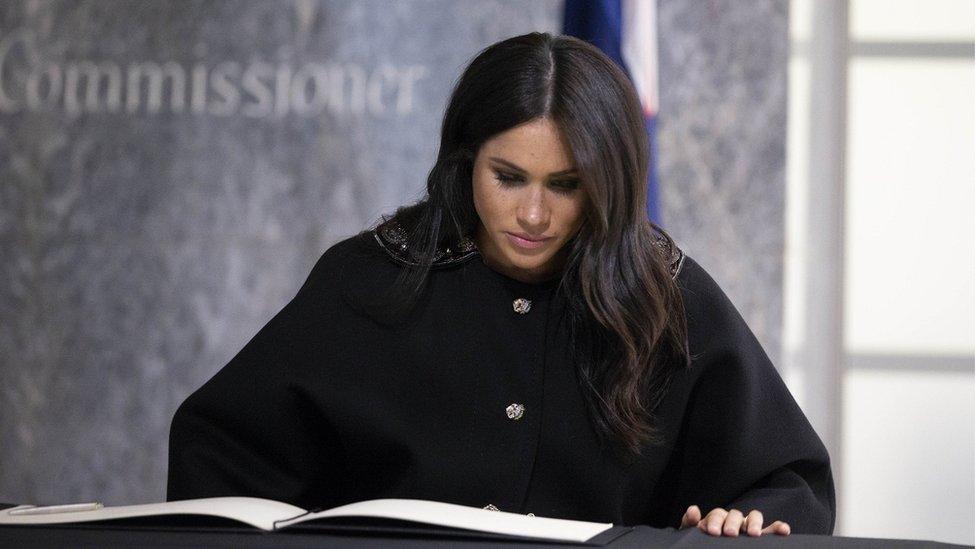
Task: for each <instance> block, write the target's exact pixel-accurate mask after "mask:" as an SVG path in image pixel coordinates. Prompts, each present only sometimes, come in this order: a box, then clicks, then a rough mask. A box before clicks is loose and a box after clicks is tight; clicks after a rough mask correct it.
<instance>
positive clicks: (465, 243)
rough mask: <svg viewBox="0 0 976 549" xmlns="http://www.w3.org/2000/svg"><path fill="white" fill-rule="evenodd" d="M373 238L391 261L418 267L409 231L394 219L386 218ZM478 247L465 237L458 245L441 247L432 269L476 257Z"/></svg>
mask: <svg viewBox="0 0 976 549" xmlns="http://www.w3.org/2000/svg"><path fill="white" fill-rule="evenodd" d="M373 238H375V239H376V242H377V243H378V244H379V245H380V247H381V248H383V250H384V251H385V252H386V253H387V255H389V256H390V258H391V259H393V260H394V261H396V262H397V263H399V264H401V265H409V266H417V265H418V262H417V260H416V258H415V257H414V254H413V253H412V251H411V250H410V245H409V243H408V242H407V231H406V230H405V229H404V228H403V227H402V226H401V225H400V224H399V223H398V222H397V221H396V220H395V219H393V218H390V219H387V218H385V217H384V219H383V222H382V223H380V224H379V225H378V226H377V227H376V228H375V229H373ZM477 253H478V247H477V246H475V244H474V240H472V239H471V238H469V237H464V238H463V239H462V240H461V241H460V242H458V243H457V244H455V245H453V246H450V247H440V248H438V249H437V250H436V251H435V252H434V263H433V264H432V265H431V268H435V269H436V268H439V267H447V266H449V265H456V264H458V263H461V262H462V261H465V260H467V259H470V258H471V257H474V255H475V254H477Z"/></svg>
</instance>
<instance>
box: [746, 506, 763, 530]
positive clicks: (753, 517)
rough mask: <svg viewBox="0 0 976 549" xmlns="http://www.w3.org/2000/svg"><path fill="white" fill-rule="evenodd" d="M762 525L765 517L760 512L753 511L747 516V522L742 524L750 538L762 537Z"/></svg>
mask: <svg viewBox="0 0 976 549" xmlns="http://www.w3.org/2000/svg"><path fill="white" fill-rule="evenodd" d="M762 524H763V515H762V513H760V512H759V511H758V510H756V509H753V510H752V511H750V512H749V514H748V515H746V519H745V521H743V524H742V530H743V531H744V532H745V533H747V534H749V535H750V536H753V537H755V536H761V535H762Z"/></svg>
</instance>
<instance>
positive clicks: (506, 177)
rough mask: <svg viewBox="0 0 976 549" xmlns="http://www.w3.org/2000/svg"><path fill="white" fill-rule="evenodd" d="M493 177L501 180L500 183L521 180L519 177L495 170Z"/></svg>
mask: <svg viewBox="0 0 976 549" xmlns="http://www.w3.org/2000/svg"><path fill="white" fill-rule="evenodd" d="M495 179H497V180H499V181H501V182H502V183H514V182H516V181H521V180H522V178H521V177H517V176H513V175H508V174H507V173H502V172H495Z"/></svg>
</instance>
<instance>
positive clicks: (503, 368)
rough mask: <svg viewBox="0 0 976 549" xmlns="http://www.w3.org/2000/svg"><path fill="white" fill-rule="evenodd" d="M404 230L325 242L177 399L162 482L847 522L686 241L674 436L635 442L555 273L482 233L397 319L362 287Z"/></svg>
mask: <svg viewBox="0 0 976 549" xmlns="http://www.w3.org/2000/svg"><path fill="white" fill-rule="evenodd" d="M384 231H385V229H384ZM398 237H399V239H398ZM405 248H406V246H405V244H403V243H402V233H400V234H396V233H390V232H389V231H386V232H382V231H381V230H380V229H377V230H374V231H364V232H363V233H360V234H359V235H356V236H354V237H351V238H348V239H346V240H343V241H341V242H339V243H337V244H335V245H334V246H332V247H331V248H330V249H328V250H327V251H326V252H325V253H324V254H323V255H322V257H321V258H320V259H319V260H318V262H317V263H316V265H315V267H314V268H313V269H312V272H311V274H310V275H309V277H308V279H307V280H306V282H305V283H304V285H303V286H302V287H301V289H300V290H299V292H298V294H297V295H296V296H295V298H294V299H292V301H291V302H289V303H288V304H287V305H286V306H285V307H284V308H283V309H282V310H281V311H280V312H279V313H278V314H277V315H276V316H274V318H272V319H271V321H269V322H268V324H267V325H266V326H265V327H264V328H262V329H261V331H260V332H258V334H257V335H255V336H254V337H253V339H251V341H250V342H248V343H247V345H246V346H245V347H244V348H243V349H242V350H241V351H240V352H239V353H238V354H237V355H236V356H235V357H234V358H233V359H232V360H231V361H230V363H228V364H227V365H226V366H225V367H224V368H222V369H221V370H220V371H219V372H218V373H217V374H216V375H214V376H213V378H211V379H210V380H209V381H208V382H207V383H206V384H204V385H203V386H202V387H201V388H200V389H198V390H197V391H196V392H194V393H193V394H192V395H190V397H189V398H187V399H186V401H184V402H183V404H182V405H181V406H180V407H179V409H178V411H177V412H176V415H175V417H174V418H173V423H172V427H171V431H170V450H169V451H170V454H169V478H168V492H167V499H169V500H176V499H188V498H198V497H211V496H231V495H239V496H255V497H264V498H270V499H276V500H280V501H284V502H288V503H292V504H295V505H298V506H301V507H304V508H314V507H321V508H327V507H333V506H337V505H341V504H344V503H350V502H354V501H361V500H367V499H374V498H387V497H394V498H395V497H401V498H419V499H430V500H438V501H446V502H451V503H457V504H462V505H472V506H479V507H483V506H487V505H489V504H490V505H494V506H495V507H496V508H498V509H500V510H502V511H511V512H518V513H534V514H536V515H539V516H549V517H558V518H568V519H578V520H589V521H598V522H613V523H615V524H622V525H634V524H647V525H650V526H654V527H659V528H663V527H677V526H678V525H679V523H680V520H681V517H682V515H683V514H684V512H685V510H686V509H687V507H688V506H689V505H692V504H696V505H698V506H699V507H700V508H701V509H702V512H703V513H707V512H708V511H710V510H711V509H713V508H715V507H723V508H725V509H731V508H735V509H739V510H741V511H743V512H748V511H751V510H752V509H758V510H760V511H761V512H762V513H763V515H764V517H765V522H766V523H767V524H768V523H770V522H772V521H773V520H784V521H786V522H788V523H789V524H790V526H791V528H792V532H794V533H812V534H830V533H832V531H833V525H834V517H835V507H834V486H833V480H832V476H831V470H830V462H829V458H828V455H827V452H826V449H825V448H824V445H823V444H822V442H821V441H820V439H819V438H818V436H817V434H816V433H815V432H814V430H813V429H812V428H811V426H810V424H809V422H808V421H807V419H806V418H805V417H804V415H803V413H802V412H801V410H800V408H799V407H798V406H797V404H796V402H795V401H794V399H793V398H792V396H791V395H790V393H789V391H788V389H787V388H786V386H785V384H784V383H783V381H782V379H781V378H780V376H779V375H778V373H777V371H776V370H775V368H774V367H773V365H772V364H771V363H770V360H769V358H768V357H767V355H766V353H765V352H764V351H763V349H762V347H761V346H760V344H759V342H758V341H757V340H756V338H755V337H754V335H753V334H752V332H751V331H750V329H749V328H748V326H747V325H746V323H745V322H744V321H743V319H742V317H741V316H740V315H739V313H738V312H737V311H736V309H735V307H734V306H733V305H732V303H731V302H730V301H729V299H728V298H727V297H726V295H725V294H724V293H723V292H722V290H721V289H720V288H719V286H718V285H717V284H716V283H715V281H714V280H713V279H712V278H711V277H710V276H709V275H708V274H707V273H706V272H705V271H704V270H703V269H702V268H701V267H700V266H699V265H698V264H697V263H696V262H695V261H694V260H693V259H692V258H691V257H688V256H687V255H685V254H684V253H682V252H681V250H678V249H677V248H674V249H672V250H671V253H672V254H673V255H672V258H673V259H674V262H673V263H672V273H673V275H674V276H675V278H676V280H677V282H678V284H679V286H680V288H681V291H682V296H683V298H684V302H685V307H686V312H687V319H688V330H689V341H688V343H689V348H690V351H691V353H692V356H693V357H694V360H693V362H692V366H691V367H690V368H687V369H684V370H682V371H681V372H680V373H679V374H677V376H676V378H675V379H674V382H673V384H672V385H671V388H670V389H669V391H668V393H667V396H666V397H665V399H664V400H663V401H662V402H661V404H660V405H659V407H658V408H657V409H656V416H655V417H656V419H657V423H656V425H657V426H658V427H659V428H660V429H661V430H662V431H661V432H662V433H663V434H664V442H663V443H658V444H656V445H649V446H647V447H646V449H645V451H644V454H643V456H642V457H640V458H639V459H637V460H626V459H620V454H619V453H618V452H615V451H613V450H612V449H611V448H610V447H608V446H606V445H605V444H602V443H601V442H600V438H599V437H598V435H597V433H596V432H595V430H594V428H593V427H592V425H591V423H590V421H589V420H588V417H587V411H586V408H585V401H584V397H583V393H582V392H581V390H580V388H579V385H578V382H577V378H576V373H575V369H574V363H573V357H572V356H571V354H572V352H571V350H570V349H571V346H570V344H569V341H568V335H567V329H566V325H565V324H564V323H563V322H561V321H560V320H559V319H560V318H563V317H562V316H561V314H560V313H561V312H563V311H564V308H563V306H564V303H563V302H564V299H563V298H562V296H561V295H560V294H559V293H558V292H556V291H555V289H556V282H555V281H548V282H543V283H540V284H526V283H522V282H519V281H516V280H513V279H511V278H508V277H506V276H504V275H502V274H501V273H498V272H496V271H494V270H493V269H491V268H490V267H489V266H487V265H486V264H485V263H484V262H483V261H482V259H481V256H480V255H479V253H478V251H477V249H474V248H473V246H471V244H470V242H468V243H467V245H466V246H457V247H455V249H453V250H451V249H448V250H440V251H439V252H438V257H437V263H436V264H435V266H436V267H437V268H435V269H434V270H432V272H431V276H430V280H429V283H428V287H427V289H426V290H425V293H424V294H423V297H422V299H421V301H420V302H419V305H418V306H417V308H416V309H415V310H414V311H413V312H412V313H411V314H412V317H411V319H410V322H408V323H405V325H400V326H395V327H391V326H389V325H387V324H386V323H379V322H376V321H374V320H373V319H371V318H370V317H369V316H366V315H363V314H360V313H359V312H358V311H359V309H358V307H357V306H356V304H357V302H360V301H361V300H362V299H363V298H365V297H368V296H372V295H376V294H377V292H379V291H381V290H383V289H385V288H387V287H389V285H390V284H392V283H393V281H394V280H395V278H396V275H397V274H398V272H399V271H400V270H401V269H402V268H403V265H402V264H403V263H405V262H408V261H407V260H405V259H404V258H405V257H406V255H405V254H404V250H405ZM518 299H524V300H527V301H528V304H529V306H528V310H527V311H526V310H525V309H526V307H525V304H526V302H525V301H521V302H516V300H518ZM518 310H521V311H522V312H518Z"/></svg>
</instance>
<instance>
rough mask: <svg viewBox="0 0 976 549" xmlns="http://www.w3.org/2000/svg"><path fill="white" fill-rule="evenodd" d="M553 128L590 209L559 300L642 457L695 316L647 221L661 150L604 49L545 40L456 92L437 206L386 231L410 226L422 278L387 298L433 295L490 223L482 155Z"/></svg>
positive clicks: (485, 65) (610, 406)
mask: <svg viewBox="0 0 976 549" xmlns="http://www.w3.org/2000/svg"><path fill="white" fill-rule="evenodd" d="M542 117H547V118H549V119H550V120H552V121H553V122H554V123H555V125H556V126H557V127H558V128H559V129H560V131H561V132H562V134H563V136H564V138H565V139H566V142H567V143H568V144H569V146H570V148H571V149H572V156H573V158H574V159H575V161H576V168H577V170H578V173H579V179H580V185H581V188H582V189H584V190H585V192H586V193H587V195H588V197H589V207H588V209H587V211H586V215H585V218H584V221H583V223H582V226H581V228H580V231H579V232H578V233H577V235H576V236H575V237H574V238H573V239H572V240H570V241H569V242H567V243H566V246H567V247H569V248H570V250H568V255H567V260H566V264H565V265H566V266H565V270H564V272H563V274H562V278H561V280H560V281H559V288H558V291H560V292H562V293H563V295H564V296H565V298H566V300H567V303H568V304H569V307H568V308H567V309H568V311H569V315H570V319H569V320H570V322H569V326H570V330H571V338H572V341H573V345H574V346H575V347H576V350H577V356H578V357H579V361H578V363H577V365H578V366H577V374H578V378H579V382H580V384H581V386H582V387H583V392H584V394H585V395H586V399H587V404H588V408H589V412H590V418H591V420H592V421H593V422H594V425H595V426H596V427H597V429H596V431H597V432H598V433H599V434H600V435H601V436H603V437H604V438H610V439H612V440H614V441H616V442H618V443H620V445H619V446H620V448H622V449H625V450H629V451H630V453H632V454H636V455H639V454H641V448H642V447H643V446H644V444H645V443H646V442H648V441H652V442H653V441H656V440H658V438H659V437H658V436H657V435H658V434H659V433H658V432H657V430H656V429H655V427H654V425H653V410H654V408H655V407H656V406H657V404H658V403H659V402H660V401H661V399H662V398H663V397H664V395H665V393H666V392H667V388H668V386H669V385H670V381H671V379H672V377H673V375H674V374H675V373H676V372H677V371H678V370H679V369H681V368H683V367H687V366H688V365H689V364H690V358H689V355H688V347H687V326H686V321H685V314H684V305H683V303H682V300H681V294H680V292H679V289H678V287H677V285H676V284H675V281H674V280H673V279H672V277H671V272H670V268H669V267H670V265H669V261H670V258H669V257H665V256H664V254H662V253H661V248H660V247H659V246H658V245H656V242H655V239H656V238H661V237H663V238H665V239H667V242H668V243H669V244H671V245H673V244H674V243H673V241H672V240H671V239H670V237H669V236H667V233H665V232H664V230H663V229H661V228H660V227H658V226H657V225H656V224H654V223H653V222H652V221H650V220H648V219H647V214H646V211H645V201H646V192H647V190H646V187H645V182H646V181H647V170H648V163H649V152H648V139H647V133H646V130H645V128H644V118H643V114H642V110H641V105H640V101H639V100H638V98H637V94H636V92H635V91H634V88H633V87H632V85H631V83H630V81H629V79H628V77H627V76H626V74H625V73H624V72H623V71H622V70H621V69H620V68H618V67H617V66H616V64H614V62H613V61H611V60H610V59H609V58H608V57H607V56H606V55H604V54H603V53H602V52H601V51H600V50H599V49H597V48H596V47H594V46H592V45H590V44H588V43H587V42H584V41H582V40H579V39H576V38H573V37H570V36H562V35H551V34H549V33H538V32H533V33H529V34H525V35H522V36H515V37H512V38H509V39H506V40H503V41H501V42H498V43H496V44H494V45H492V46H489V47H488V48H486V49H484V50H483V51H481V52H480V53H479V54H478V55H477V56H476V57H475V58H474V60H473V61H472V62H471V63H470V64H469V65H468V67H467V68H466V69H465V71H464V73H463V74H462V75H461V77H460V78H459V80H458V81H457V83H456V85H455V87H454V91H453V93H452V95H451V98H450V103H449V104H448V106H447V110H446V111H445V113H444V120H443V125H442V129H441V142H440V151H439V152H438V155H437V162H436V163H435V164H434V166H433V168H432V169H431V170H430V173H429V175H428V177H427V195H426V196H425V197H423V198H422V199H421V200H420V201H419V202H417V203H415V204H412V205H409V206H404V207H401V208H399V209H397V210H396V212H394V214H393V215H392V216H390V217H384V218H383V221H389V220H390V219H393V220H395V221H396V222H398V223H399V225H400V226H401V227H403V228H404V230H405V232H406V234H407V240H408V242H409V243H410V244H409V248H410V249H411V250H413V252H414V254H415V255H414V259H415V260H416V262H417V263H418V265H417V266H416V267H413V268H406V269H404V270H403V271H402V272H401V274H400V278H399V279H398V280H397V283H396V284H395V285H394V290H395V291H394V293H393V294H391V295H388V296H386V299H385V301H386V305H388V306H389V305H390V304H391V302H390V298H391V297H392V298H394V301H395V302H396V307H394V308H397V309H399V310H400V311H407V310H409V309H410V308H411V307H412V305H413V304H414V303H415V302H416V299H417V298H418V297H419V295H420V294H421V293H422V292H423V290H424V287H425V283H426V280H427V277H428V274H429V272H430V269H431V265H432V263H433V258H434V254H435V251H436V250H437V249H438V248H439V247H450V246H452V245H456V243H458V242H460V241H461V240H462V239H463V238H464V237H473V235H474V231H475V229H476V228H477V225H478V222H479V219H478V215H477V212H476V211H475V208H474V200H473V191H472V173H473V167H474V159H475V157H476V155H477V152H478V150H479V148H480V147H481V145H482V143H484V142H485V141H486V140H488V139H490V138H491V137H492V136H494V135H496V134H498V133H500V132H503V131H506V130H508V129H510V128H512V127H514V126H518V125H520V124H523V123H526V122H530V121H532V120H535V119H538V118H542Z"/></svg>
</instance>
